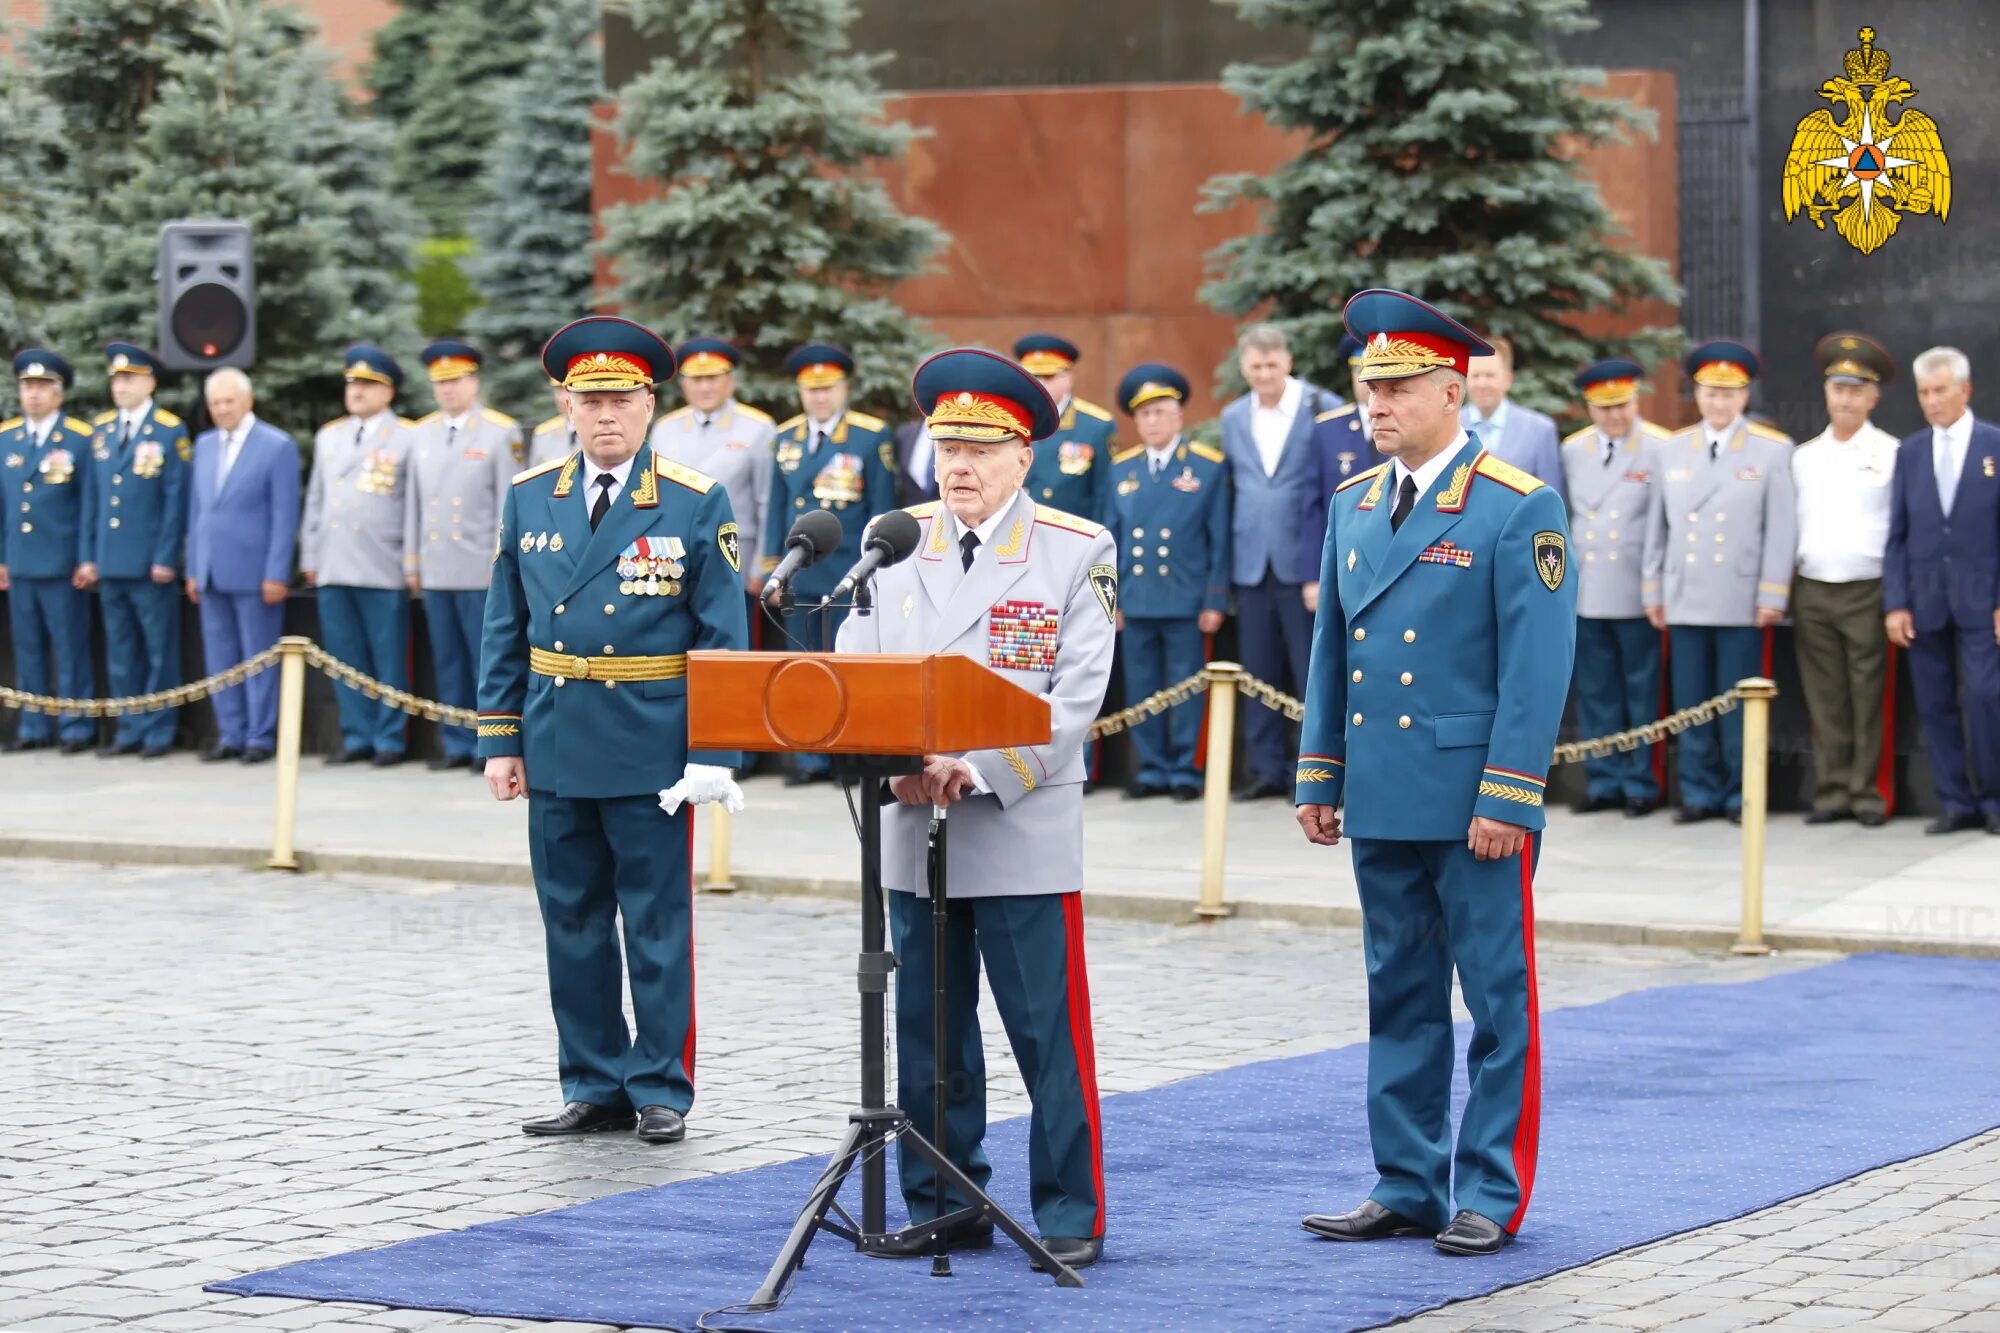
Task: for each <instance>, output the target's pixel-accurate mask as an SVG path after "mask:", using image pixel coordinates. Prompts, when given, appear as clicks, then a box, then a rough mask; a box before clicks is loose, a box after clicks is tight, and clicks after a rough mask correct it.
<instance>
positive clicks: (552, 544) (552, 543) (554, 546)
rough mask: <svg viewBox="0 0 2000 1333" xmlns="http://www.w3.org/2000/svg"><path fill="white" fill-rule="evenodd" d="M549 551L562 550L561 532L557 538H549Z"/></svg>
mask: <svg viewBox="0 0 2000 1333" xmlns="http://www.w3.org/2000/svg"><path fill="white" fill-rule="evenodd" d="M549 549H550V550H551V551H560V550H562V534H561V533H560V532H558V533H557V534H556V535H555V536H553V537H551V538H549Z"/></svg>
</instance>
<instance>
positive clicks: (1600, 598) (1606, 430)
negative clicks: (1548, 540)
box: [1562, 359, 1673, 818]
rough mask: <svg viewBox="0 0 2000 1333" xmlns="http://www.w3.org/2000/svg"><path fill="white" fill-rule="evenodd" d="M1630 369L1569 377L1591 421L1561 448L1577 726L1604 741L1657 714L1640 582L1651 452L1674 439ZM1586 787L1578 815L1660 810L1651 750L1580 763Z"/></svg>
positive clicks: (1656, 680)
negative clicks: (1649, 412) (1643, 403)
mask: <svg viewBox="0 0 2000 1333" xmlns="http://www.w3.org/2000/svg"><path fill="white" fill-rule="evenodd" d="M1644 374H1645V372H1644V371H1643V370H1642V369H1641V368H1640V366H1639V365H1638V363H1636V362H1633V361H1625V360H1618V359H1614V360H1609V361H1599V362H1596V363H1594V364H1592V365H1589V366H1585V367H1584V368H1583V369H1582V370H1581V371H1579V372H1577V375H1576V379H1575V381H1574V383H1575V385H1576V387H1577V389H1578V390H1580V391H1581V392H1582V394H1583V402H1584V406H1585V407H1586V408H1587V409H1588V410H1589V412H1590V420H1591V424H1590V425H1588V426H1585V427H1584V428H1583V429H1582V430H1580V431H1577V432H1576V433H1575V434H1574V435H1571V436H1570V437H1569V438H1568V439H1566V440H1564V441H1563V442H1562V467H1563V481H1564V486H1565V489H1566V491H1567V492H1568V495H1569V541H1570V551H1571V556H1570V563H1571V568H1573V569H1574V570H1576V572H1577V574H1578V576H1579V581H1578V584H1577V594H1576V614H1577V625H1576V674H1575V676H1574V677H1573V680H1574V682H1575V684H1574V688H1575V692H1576V721H1577V726H1578V727H1579V728H1580V729H1581V730H1582V732H1583V734H1584V735H1585V736H1586V737H1589V736H1609V735H1611V734H1613V733H1614V732H1620V731H1628V730H1630V729H1631V728H1633V727H1638V726H1643V725H1645V724H1646V723H1648V722H1651V721H1653V720H1654V719H1655V718H1657V717H1658V716H1659V714H1660V632H1659V631H1658V630H1656V629H1654V628H1653V627H1652V625H1651V624H1650V623H1649V622H1648V621H1647V619H1646V606H1645V602H1644V599H1642V598H1641V597H1640V595H1639V594H1640V589H1639V585H1640V582H1641V580H1642V578H1643V574H1644V570H1645V565H1646V519H1647V514H1648V512H1649V511H1650V509H1651V506H1652V499H1653V485H1654V483H1655V481H1656V480H1657V477H1656V476H1655V475H1654V465H1653V452H1654V449H1655V448H1656V447H1657V446H1658V444H1659V442H1660V441H1662V440H1666V439H1669V438H1671V437H1672V435H1673V432H1672V431H1670V430H1668V429H1667V428H1666V427H1665V426H1657V425H1654V424H1653V423H1652V422H1650V421H1647V420H1645V419H1644V418H1642V417H1641V416H1640V415H1639V381H1640V380H1641V379H1642V378H1643V377H1644ZM1584 770H1585V772H1586V773H1587V774H1588V775H1589V787H1588V789H1587V790H1586V793H1585V795H1584V797H1583V799H1582V800H1581V801H1578V802H1577V803H1576V805H1575V807H1574V808H1575V810H1576V812H1577V813H1578V814H1592V813H1594V812H1596V811H1600V810H1618V809H1622V810H1624V811H1625V813H1626V814H1627V815H1630V816H1633V817H1635V818H1636V817H1639V816H1642V815H1649V814H1651V813H1652V812H1653V810H1654V809H1655V808H1656V807H1657V806H1658V805H1659V801H1660V788H1659V783H1658V782H1657V780H1656V779H1655V778H1654V776H1653V763H1652V749H1651V747H1644V746H1642V747H1640V748H1638V749H1634V750H1619V751H1614V752H1612V753H1611V754H1608V755H1605V756H1604V757H1603V758H1601V759H1588V760H1585V761H1584Z"/></svg>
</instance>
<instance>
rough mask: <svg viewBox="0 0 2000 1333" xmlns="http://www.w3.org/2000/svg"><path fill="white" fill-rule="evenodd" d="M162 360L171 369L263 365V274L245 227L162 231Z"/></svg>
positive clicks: (174, 226)
mask: <svg viewBox="0 0 2000 1333" xmlns="http://www.w3.org/2000/svg"><path fill="white" fill-rule="evenodd" d="M159 278H160V361H161V363H162V364H163V365H164V366H165V367H166V368H167V369H169V370H213V369H215V368H216V367H217V366H236V367H239V368H247V367H248V366H250V365H251V364H252V363H253V362H254V361H255V360H256V359H257V268H256V264H255V262H254V260H253V257H252V254H251V240H250V228H249V227H248V226H247V225H246V224H244V223H241V222H196V221H180V222H169V223H166V224H165V225H163V226H162V227H161V228H160V266H159Z"/></svg>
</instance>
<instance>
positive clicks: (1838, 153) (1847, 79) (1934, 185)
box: [1784, 28, 1951, 255]
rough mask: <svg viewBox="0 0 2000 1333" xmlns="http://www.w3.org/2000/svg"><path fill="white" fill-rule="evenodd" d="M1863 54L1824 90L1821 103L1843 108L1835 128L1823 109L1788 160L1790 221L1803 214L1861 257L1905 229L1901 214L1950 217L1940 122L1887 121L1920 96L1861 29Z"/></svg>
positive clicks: (1852, 56)
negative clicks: (1892, 73)
mask: <svg viewBox="0 0 2000 1333" xmlns="http://www.w3.org/2000/svg"><path fill="white" fill-rule="evenodd" d="M1857 35H1858V36H1859V37H1860V39H1861V45H1860V47H1859V48H1858V49H1856V50H1852V51H1849V52H1848V53H1847V59H1846V60H1845V61H1844V62H1843V72H1842V73H1840V74H1836V75H1835V76H1834V77H1832V78H1830V79H1828V80H1827V81H1826V82H1825V83H1822V84H1821V85H1820V86H1819V95H1820V96H1821V97H1824V98H1825V99H1826V100H1827V101H1829V102H1833V103H1836V104H1838V105H1840V106H1843V107H1845V108H1846V116H1845V119H1843V120H1840V121H1836V120H1834V118H1833V112H1832V111H1831V110H1829V109H1828V108H1826V107H1821V108H1820V109H1819V110H1817V111H1815V112H1813V113H1812V114H1811V115H1809V116H1807V117H1806V118H1805V119H1804V120H1801V121H1800V122H1799V125H1798V129H1797V130H1795V131H1794V132H1793V134H1792V147H1791V151H1790V152H1788V153H1786V154H1785V181H1784V187H1785V221H1787V222H1790V221H1792V220H1793V219H1795V218H1796V217H1797V216H1798V215H1799V213H1800V211H1801V210H1803V211H1804V212H1805V213H1806V214H1807V215H1809V216H1810V217H1811V218H1812V222H1813V226H1815V227H1818V228H1819V229H1820V230H1821V231H1824V230H1826V219H1827V215H1828V214H1832V216H1833V229H1834V230H1835V231H1836V232H1838V233H1839V234H1840V235H1841V236H1842V237H1843V238H1845V240H1846V241H1847V243H1848V244H1849V245H1851V246H1853V247H1854V248H1855V249H1857V250H1859V251H1860V252H1861V253H1862V254H1864V255H1865V254H1870V253H1872V252H1874V251H1875V250H1877V249H1879V248H1880V247H1881V246H1882V245H1883V243H1885V242H1886V241H1887V240H1888V239H1889V238H1890V237H1891V236H1894V235H1895V234H1896V228H1897V227H1898V226H1900V225H1901V224H1902V220H1903V219H1902V214H1904V213H1909V214H1913V215H1915V214H1923V213H1936V214H1937V220H1938V221H1939V222H1944V221H1945V220H1946V218H1947V215H1948V214H1949V213H1950V212H1951V163H1950V162H1949V161H1948V160H1946V158H1945V154H1944V140H1943V139H1942V138H1940V137H1939V135H1938V125H1937V122H1936V121H1935V120H1932V119H1931V118H1930V117H1929V116H1927V115H1925V114H1924V113H1923V112H1922V111H1919V110H1917V108H1915V107H1908V108H1905V109H1904V110H1903V112H1902V114H1901V116H1899V117H1898V118H1897V119H1896V120H1894V121H1893V122H1892V121H1891V120H1890V119H1889V110H1890V107H1891V106H1892V105H1893V104H1896V103H1901V102H1905V101H1908V100H1909V98H1911V97H1912V96H1914V95H1915V93H1916V91H1917V90H1916V89H1915V88H1914V87H1913V86H1911V84H1910V81H1909V80H1908V79H1904V78H1892V77H1891V76H1890V74H1889V53H1888V52H1887V51H1884V50H1883V49H1882V48H1880V47H1878V46H1876V45H1875V29H1873V28H1863V29H1861V31H1860V33H1859V34H1857Z"/></svg>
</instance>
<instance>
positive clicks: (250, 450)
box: [187, 367, 299, 764]
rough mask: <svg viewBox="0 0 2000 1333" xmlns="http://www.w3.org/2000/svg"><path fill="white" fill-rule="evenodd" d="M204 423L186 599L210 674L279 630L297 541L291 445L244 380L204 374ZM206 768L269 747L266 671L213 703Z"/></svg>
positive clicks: (228, 371)
mask: <svg viewBox="0 0 2000 1333" xmlns="http://www.w3.org/2000/svg"><path fill="white" fill-rule="evenodd" d="M204 393H205V396H206V397H207V399H208V418H209V420H210V421H212V422H214V423H215V426H214V429H212V430H205V431H203V432H202V433H201V438H200V439H198V440H196V441H195V446H194V475H193V476H192V477H191V478H190V479H189V482H188V537H187V572H188V578H187V594H188V600H189V601H192V602H194V603H196V604H197V605H198V606H199V607H200V608H201V651H202V659H203V661H204V663H205V664H206V666H207V668H208V670H209V671H210V672H216V671H221V670H224V669H225V668H228V667H232V666H234V665H236V664H237V663H238V662H241V661H242V660H243V659H245V658H246V657H251V656H254V655H256V654H257V653H261V652H263V651H264V650H265V649H266V648H269V647H270V646H271V645H272V644H274V643H276V642H277V641H278V635H279V633H280V632H282V630H283V629H284V623H285V595H286V593H287V592H289V591H290V589H291V583H292V554H293V551H294V550H295V549H296V544H297V542H298V532H299V446H298V445H297V443H295V442H294V441H293V439H292V437H291V436H289V435H287V434H285V432H283V431H281V430H279V429H278V428H277V427H276V426H273V425H271V424H270V423H269V422H266V421H260V420H258V419H257V414H256V412H254V411H253V410H252V408H253V407H254V406H255V402H256V400H255V398H254V397H253V395H252V392H251V388H250V377H249V376H247V375H245V374H244V373H243V372H242V371H240V370H237V369H234V368H233V367H225V368H224V369H222V370H217V371H214V372H212V373H210V375H209V377H208V382H207V384H206V385H205V386H204ZM214 703H215V725H216V730H217V736H216V739H215V743H214V744H212V745H210V746H209V747H208V748H207V749H206V750H204V751H202V756H201V757H202V758H203V759H204V760H207V761H208V762H210V763H216V762H219V761H221V760H224V759H241V760H242V761H243V762H244V763H246V764H257V763H262V762H263V761H264V760H266V759H269V758H270V757H271V755H272V753H273V752H274V751H275V750H276V749H277V747H278V673H277V672H275V671H266V672H263V673H261V674H259V675H256V676H252V677H251V678H250V679H249V680H248V681H246V682H244V683H243V684H241V685H233V686H231V687H230V688H228V689H226V690H223V691H221V692H219V693H218V694H216V695H215V696H214Z"/></svg>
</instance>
